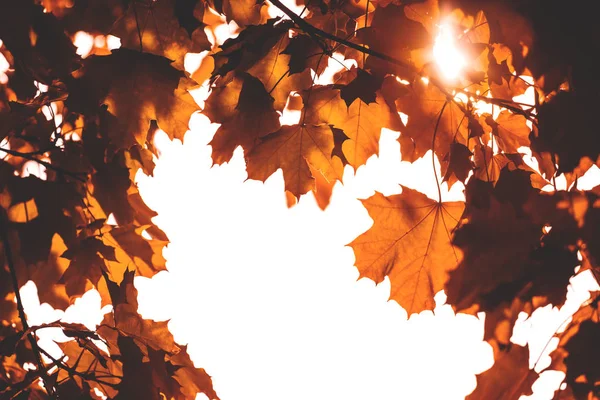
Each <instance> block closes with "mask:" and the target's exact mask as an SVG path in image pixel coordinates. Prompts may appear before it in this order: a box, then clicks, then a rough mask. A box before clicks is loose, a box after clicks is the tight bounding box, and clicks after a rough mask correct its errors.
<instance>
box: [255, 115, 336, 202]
mask: <svg viewBox="0 0 600 400" xmlns="http://www.w3.org/2000/svg"><path fill="white" fill-rule="evenodd" d="M333 148H334V140H333V132H332V131H331V128H330V127H329V126H327V125H319V126H315V125H284V126H282V127H281V129H279V130H278V131H277V132H274V133H272V134H270V135H267V136H265V137H264V138H263V139H262V140H261V141H260V143H258V144H257V145H256V146H255V147H254V148H253V150H252V151H251V152H250V153H248V154H247V156H246V162H247V170H248V177H249V178H251V179H257V180H261V181H265V180H266V179H267V178H268V177H269V176H271V175H272V174H273V173H274V172H275V171H277V169H279V168H281V169H282V170H283V179H284V180H285V189H286V190H289V191H290V192H291V193H292V194H294V195H295V196H296V197H300V195H302V194H304V193H307V192H308V191H310V190H312V189H313V188H314V180H313V177H312V175H311V173H310V167H309V164H310V165H311V166H312V167H313V168H315V169H318V170H319V171H321V173H322V174H323V176H324V177H325V178H326V179H327V180H328V181H330V182H331V181H334V180H335V179H341V176H342V164H341V161H340V160H338V159H336V158H332V156H331V154H332V151H333Z"/></svg>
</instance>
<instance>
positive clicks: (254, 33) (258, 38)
mask: <svg viewBox="0 0 600 400" xmlns="http://www.w3.org/2000/svg"><path fill="white" fill-rule="evenodd" d="M278 22H279V21H278V20H277V19H269V20H268V21H267V22H266V23H265V24H262V25H256V26H254V25H253V26H249V27H247V28H246V29H244V30H243V31H242V32H240V34H239V35H238V36H237V37H235V38H230V39H227V40H226V41H225V42H224V43H223V44H222V45H221V46H220V47H221V51H220V52H218V53H215V54H213V55H212V57H213V58H214V60H215V69H214V71H213V73H212V75H211V81H212V82H214V81H215V79H216V78H217V77H218V76H221V77H223V78H224V80H225V81H227V82H230V81H231V77H230V76H229V75H230V73H231V72H240V71H247V70H248V69H249V68H250V67H252V66H253V65H254V64H256V63H257V62H258V61H259V60H260V59H262V58H263V57H265V56H266V55H267V54H268V53H269V51H271V49H272V48H273V47H274V46H275V45H276V44H277V43H278V42H279V41H280V39H281V37H282V36H283V35H284V34H286V33H287V32H288V31H289V29H290V28H291V25H290V24H289V23H288V22H286V21H282V22H279V23H278ZM283 49H284V48H281V50H283ZM281 50H280V51H281Z"/></svg>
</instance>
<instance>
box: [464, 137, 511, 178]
mask: <svg viewBox="0 0 600 400" xmlns="http://www.w3.org/2000/svg"><path fill="white" fill-rule="evenodd" d="M509 163H510V160H509V159H508V157H507V156H506V154H504V153H498V154H494V150H493V149H492V148H491V147H489V146H482V145H479V144H478V145H475V148H474V149H473V164H474V167H475V168H474V170H473V176H474V177H476V178H477V179H479V180H482V181H485V182H496V181H497V180H498V179H499V178H500V171H502V169H503V168H504V167H506V166H507V165H508V164H509Z"/></svg>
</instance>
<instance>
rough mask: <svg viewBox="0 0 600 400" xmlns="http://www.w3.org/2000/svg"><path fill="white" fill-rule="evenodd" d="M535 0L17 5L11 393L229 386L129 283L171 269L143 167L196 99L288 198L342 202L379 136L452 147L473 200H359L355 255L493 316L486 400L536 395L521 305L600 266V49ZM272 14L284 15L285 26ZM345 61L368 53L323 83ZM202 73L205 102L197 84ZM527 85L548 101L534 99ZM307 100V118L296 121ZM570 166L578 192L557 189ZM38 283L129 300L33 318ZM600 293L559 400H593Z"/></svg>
mask: <svg viewBox="0 0 600 400" xmlns="http://www.w3.org/2000/svg"><path fill="white" fill-rule="evenodd" d="M517 3H518V2H501V1H494V0H486V1H484V2H473V1H470V0H456V1H440V2H438V1H436V0H424V1H419V0H417V1H399V0H373V1H360V2H355V1H343V0H341V1H340V0H316V1H306V2H305V3H304V9H303V11H302V13H301V14H300V15H298V14H294V13H293V12H292V11H291V10H290V9H288V8H287V7H286V6H285V5H284V4H283V3H282V2H281V1H279V0H271V1H270V4H271V5H267V4H266V2H263V1H255V0H249V1H246V0H244V1H233V0H154V1H153V0H110V1H104V0H103V1H100V0H86V1H84V0H36V1H34V0H13V1H6V2H3V3H2V5H0V39H1V40H2V46H1V47H0V52H1V53H2V56H3V58H5V59H6V60H7V62H8V63H9V65H10V69H9V70H8V71H7V72H6V76H7V82H6V83H5V84H1V85H0V142H1V143H2V145H1V149H0V157H1V159H0V206H1V207H0V230H1V233H2V241H1V245H2V247H1V248H0V265H2V268H1V269H0V276H1V279H0V294H2V296H0V321H1V323H2V325H0V397H2V398H4V397H6V398H45V397H48V396H49V397H51V398H52V397H57V396H58V397H61V398H90V397H91V396H92V395H93V393H95V392H96V391H100V392H102V393H103V394H104V395H106V396H108V397H109V398H124V399H125V398H127V399H128V398H148V399H154V398H156V399H159V398H163V397H166V398H169V399H171V398H175V399H180V398H181V399H187V398H194V397H195V395H196V393H198V392H203V393H205V394H206V395H207V396H208V397H209V398H211V399H212V398H215V399H216V398H218V397H217V394H216V393H215V392H214V390H213V388H212V384H211V380H210V376H209V375H208V374H207V373H206V372H205V371H204V370H202V369H199V368H196V367H195V366H194V364H193V363H192V362H191V361H190V358H189V356H188V355H187V353H186V349H185V346H179V345H177V344H176V343H175V342H174V340H173V337H172V335H171V334H170V333H169V331H168V329H167V325H166V322H155V321H149V320H145V319H143V318H142V317H141V316H140V315H139V314H138V312H137V293H136V290H135V288H134V286H133V278H134V275H139V276H145V277H151V276H153V275H154V274H155V273H156V272H158V271H161V270H164V269H165V268H166V265H165V260H164V258H163V257H162V249H163V247H164V246H165V244H166V243H167V242H168V238H167V237H166V235H165V234H164V232H162V231H161V230H160V228H159V227H157V226H156V225H155V224H153V222H152V217H153V216H154V215H155V213H154V212H153V211H152V210H151V209H150V208H149V207H148V206H146V205H145V204H144V202H143V200H142V198H141V196H140V194H139V192H138V189H137V187H136V185H135V182H134V177H135V175H136V173H137V171H138V170H140V169H141V170H142V171H143V172H144V173H146V174H150V175H151V174H152V173H153V169H154V160H155V159H156V156H157V153H156V149H155V148H154V147H153V145H152V139H153V135H154V134H155V133H156V131H157V130H158V129H159V128H160V129H162V130H164V131H165V132H166V133H167V134H168V135H169V137H171V138H178V139H183V136H184V134H185V132H186V131H187V130H188V121H189V119H190V116H191V115H192V114H193V113H195V112H202V113H203V114H204V115H206V116H207V117H208V118H209V119H210V120H211V121H212V122H214V123H218V124H220V127H219V128H218V130H217V132H216V134H215V136H214V138H213V139H212V141H211V143H210V145H211V146H212V150H213V151H212V157H213V161H214V163H216V164H222V163H225V162H228V161H230V160H231V158H232V156H233V152H234V150H235V149H236V148H237V147H238V146H241V147H242V148H243V150H244V157H245V159H246V165H247V172H248V176H249V178H251V179H257V180H261V181H264V180H266V179H267V178H268V177H269V176H271V175H272V174H273V173H274V172H275V171H277V170H279V169H281V170H282V172H283V177H284V180H285V190H286V191H287V194H288V198H289V199H290V202H291V203H294V202H295V201H296V199H298V198H299V197H300V196H302V195H305V194H307V193H309V192H312V193H313V194H314V195H315V196H316V199H317V202H318V204H319V205H320V206H321V207H322V208H325V207H327V205H328V203H329V199H330V197H331V193H332V188H333V186H334V185H335V184H336V182H342V181H343V174H344V169H345V168H346V166H350V167H352V168H354V169H355V170H356V169H358V168H360V167H361V166H363V165H365V163H366V162H367V160H368V159H369V158H370V157H372V156H376V155H378V153H379V138H380V135H381V130H382V129H383V128H388V129H391V130H394V131H399V132H400V136H399V139H398V140H399V142H400V146H401V154H399V155H398V156H399V157H401V159H402V160H403V161H408V162H414V161H416V160H418V159H420V158H422V157H425V156H426V155H428V154H430V156H431V158H432V162H433V163H434V165H435V159H436V158H437V159H438V160H439V162H440V164H441V175H440V176H438V175H437V172H436V173H435V175H434V176H432V177H431V178H430V179H433V180H435V182H436V184H437V185H438V189H439V188H440V185H441V184H442V183H444V182H445V183H446V184H447V185H448V187H451V186H452V185H454V184H457V183H458V182H460V183H462V184H464V185H465V198H466V200H465V201H464V202H456V201H452V202H451V201H445V199H444V198H443V196H442V191H441V190H438V197H437V198H436V199H431V198H429V197H427V196H425V195H424V194H422V193H419V192H418V191H416V190H412V189H409V188H406V187H402V192H401V193H400V194H398V195H394V196H384V195H382V194H380V193H376V194H375V195H374V196H372V197H370V198H369V199H366V200H364V201H363V204H364V206H365V207H366V209H367V210H368V212H369V215H370V216H371V218H372V219H373V225H372V227H371V228H370V229H369V230H368V231H367V232H365V233H363V234H362V235H360V236H359V237H357V238H356V239H355V240H354V241H352V243H350V244H349V245H350V246H351V247H352V248H353V250H354V253H355V256H356V263H355V265H356V267H357V268H358V270H359V272H360V276H361V277H368V278H370V279H373V280H374V281H375V282H376V283H379V282H381V281H383V280H384V279H385V277H388V278H389V280H390V282H391V294H390V298H391V299H393V300H395V301H397V302H398V303H399V304H400V305H401V306H402V307H404V308H405V309H406V310H407V312H408V313H409V314H412V313H418V312H421V311H423V310H431V309H433V307H434V305H435V303H434V300H433V298H434V295H435V294H436V293H437V292H438V291H440V290H445V291H446V293H447V294H448V302H449V303H450V304H452V306H454V307H455V309H456V310H457V311H463V312H470V313H475V312H478V311H485V312H487V318H486V333H485V338H486V340H488V341H490V342H491V343H492V344H493V346H494V349H495V351H496V364H495V365H494V367H493V368H492V369H490V370H489V371H487V372H485V373H483V374H481V375H480V376H479V377H478V387H477V389H476V390H475V391H474V392H473V394H471V396H470V398H482V399H489V398H497V399H516V398H519V396H520V395H521V394H527V393H528V392H530V389H531V384H532V382H533V381H534V380H535V378H536V377H537V374H536V373H534V372H533V371H531V370H530V369H529V366H528V354H529V351H528V349H527V348H522V347H519V346H515V345H512V344H511V343H510V340H509V339H510V336H511V334H512V327H513V326H514V323H515V321H516V319H517V316H518V315H519V313H520V312H526V313H529V314H530V313H531V312H533V311H534V310H535V309H536V308H538V307H541V306H543V305H546V304H553V305H555V306H561V305H562V304H563V303H564V302H565V299H566V288H567V285H568V282H569V279H570V278H571V277H572V276H573V275H574V274H575V270H576V267H578V266H579V268H578V269H577V270H578V272H577V273H581V272H583V271H591V272H592V273H593V274H594V276H598V275H597V274H598V273H599V265H598V262H599V260H600V254H599V249H600V244H599V243H598V237H599V235H598V229H597V227H598V226H599V225H598V223H599V218H600V217H599V213H598V209H599V207H600V199H599V196H600V189H599V187H596V188H594V189H593V190H587V191H582V190H578V188H577V180H578V178H579V177H581V176H582V175H583V174H584V173H585V172H586V171H587V170H589V169H590V168H591V167H592V166H593V165H594V164H595V165H597V166H600V141H599V140H597V137H596V136H597V135H596V132H595V128H593V127H594V126H595V123H594V111H595V110H596V109H597V106H598V105H599V104H598V101H599V100H598V99H599V97H598V96H597V93H598V92H599V91H600V87H599V83H598V80H597V79H596V76H595V74H596V71H595V70H594V69H593V68H592V67H591V66H593V65H594V64H593V63H592V62H591V60H590V57H591V55H592V54H595V53H596V52H597V50H600V49H598V46H599V44H598V43H600V41H598V40H596V39H597V37H598V35H597V33H598V32H597V24H595V23H594V21H593V20H590V21H581V15H580V14H581V10H579V8H578V7H577V6H575V5H569V6H565V5H564V3H562V2H559V1H558V0H550V1H542V0H532V1H528V2H524V4H520V3H519V4H517ZM267 7H275V8H277V9H279V11H280V12H281V13H283V14H284V15H285V17H284V18H269V17H268V15H269V14H268V12H267ZM565 12H566V13H567V14H568V15H565ZM583 14H585V16H583V19H586V18H588V19H589V18H592V17H590V16H591V15H594V13H592V12H585V13H583ZM442 15H443V18H444V23H445V24H447V27H448V29H450V30H451V31H452V32H458V34H456V38H455V39H456V44H457V47H458V48H459V49H460V51H461V52H462V53H463V54H464V56H465V58H466V67H465V68H464V69H463V71H462V72H461V74H460V76H458V77H457V78H456V79H453V80H452V79H450V80H449V79H447V78H445V77H444V75H443V74H442V71H441V70H440V68H439V66H438V64H437V63H436V60H434V59H433V55H432V54H433V52H432V49H433V46H434V44H435V41H436V37H437V36H438V35H439V31H438V26H439V24H440V21H441V20H440V18H442ZM216 16H223V17H224V19H225V21H227V22H228V23H230V26H237V28H238V32H236V33H237V35H235V36H234V37H232V38H229V39H227V40H226V41H225V42H224V43H222V44H221V45H220V46H216V45H213V44H212V43H213V42H214V40H212V39H211V40H209V36H210V35H207V33H211V32H212V33H214V32H215V31H214V29H213V25H214V24H215V23H216V22H215V21H218V20H219V18H218V17H216ZM81 30H83V31H85V32H89V33H90V34H92V35H109V34H110V35H114V36H116V37H118V38H119V39H120V41H121V48H119V49H113V50H107V49H104V50H98V51H97V52H96V53H95V54H92V55H90V56H86V57H82V56H80V55H79V54H78V53H77V52H76V48H75V46H74V45H73V38H74V34H75V33H76V32H78V31H81ZM574 43H577V45H575V44H574ZM202 51H208V52H209V54H210V58H209V59H210V62H211V63H212V64H213V65H214V68H212V71H211V72H210V73H209V74H206V76H204V73H200V72H198V73H195V74H193V75H192V76H190V75H189V74H188V73H186V72H185V71H184V68H183V66H184V57H185V55H186V54H187V53H190V52H191V53H199V52H202ZM342 59H347V60H348V59H349V60H353V62H354V63H353V65H354V66H352V67H350V68H347V67H344V68H343V69H341V71H340V72H338V73H337V74H335V76H334V77H333V81H332V83H328V84H319V83H317V78H319V77H320V76H322V75H323V73H324V72H325V70H326V67H327V66H328V65H335V64H336V63H340V64H341V60H342ZM0 77H1V76H0ZM192 77H194V78H195V79H196V80H197V81H195V80H194V79H192ZM205 79H206V80H208V82H209V84H210V95H209V97H208V98H207V100H206V103H205V106H204V107H203V109H202V110H200V109H199V107H198V106H197V104H196V103H195V101H194V100H193V98H192V96H191V95H190V93H189V90H190V89H191V88H193V87H194V86H195V85H197V84H203V83H204V80H205ZM524 93H533V94H534V97H535V101H534V102H533V104H523V103H521V102H519V101H516V100H515V98H517V96H520V95H522V94H524ZM482 104H484V105H485V106H482ZM291 109H295V110H297V111H300V117H299V119H298V120H297V121H296V122H294V123H292V124H286V122H285V121H283V122H282V118H281V116H282V114H283V113H285V112H286V111H289V110H291ZM527 152H531V154H532V156H533V158H534V159H535V160H536V161H537V166H536V165H532V164H531V162H529V161H528V158H527V154H526V153H527ZM32 166H33V167H35V168H37V171H38V172H37V173H36V174H34V175H32V174H31V173H30V171H32V168H33V167H32ZM559 174H564V177H565V178H566V181H567V184H568V190H563V191H559V190H557V189H556V185H555V180H556V178H557V177H558V176H559ZM342 183H343V182H342ZM542 188H546V189H547V188H551V189H550V190H546V191H542V190H541V189H542ZM109 217H111V218H110V220H111V223H108V222H109ZM113 218H114V221H113ZM28 280H32V281H33V282H35V284H36V286H37V287H38V291H39V293H40V300H41V301H42V302H47V303H49V304H50V305H52V306H53V307H54V308H57V309H65V308H66V307H67V306H68V305H69V304H71V303H72V302H73V301H74V300H75V299H76V298H77V297H79V296H81V295H82V294H83V293H85V292H86V291H87V290H88V289H90V288H92V287H93V288H96V289H97V290H98V291H99V292H100V294H101V296H102V299H103V304H111V305H112V311H111V312H109V313H108V314H106V316H105V319H104V321H103V322H102V323H101V324H100V325H99V326H97V327H96V329H95V330H89V329H88V328H86V327H84V326H82V325H77V324H68V323H64V322H61V321H56V322H53V323H51V324H47V325H43V326H29V325H28V324H27V321H26V318H25V315H24V310H23V306H22V302H21V300H20V296H19V292H18V287H19V285H22V284H24V283H25V282H26V281H28ZM597 305H598V303H597V297H596V300H595V301H592V302H591V303H590V304H586V305H583V306H582V308H581V310H580V311H579V312H578V313H577V314H576V317H575V318H574V319H573V322H571V323H570V325H569V327H568V328H567V330H566V331H565V332H564V333H562V334H561V335H560V340H561V342H560V344H559V347H558V349H557V350H556V351H555V352H554V353H553V357H554V360H555V361H554V363H553V366H552V367H553V368H559V369H562V370H564V371H566V376H567V378H566V382H567V390H566V391H564V392H561V394H557V396H561V397H560V398H563V397H562V396H570V397H564V398H577V399H580V398H581V399H584V398H588V396H593V395H596V396H597V395H598V388H599V387H600V386H599V382H600V376H599V374H598V367H597V363H594V362H590V361H589V358H587V357H586V354H587V352H589V351H590V350H589V349H593V348H595V347H594V343H595V340H597V337H598V329H599V328H598V326H599V325H598V313H597ZM49 327H52V328H59V329H60V330H62V331H63V333H64V334H65V335H66V336H67V337H69V338H71V339H72V340H70V341H67V342H65V343H63V344H62V345H61V346H62V350H63V353H64V356H63V357H61V358H53V357H52V356H51V355H50V354H48V353H47V352H46V351H45V350H44V349H43V348H40V347H39V346H38V345H37V341H36V332H37V331H38V330H40V329H46V328H49ZM28 362H31V363H33V364H35V365H36V366H37V368H36V369H30V370H25V368H24V365H25V363H28ZM507 374H508V375H509V376H510V379H509V378H507V376H508V375H507ZM39 380H41V381H43V386H44V387H45V388H46V389H45V390H42V389H41V386H40V385H37V384H36V382H38V381H39Z"/></svg>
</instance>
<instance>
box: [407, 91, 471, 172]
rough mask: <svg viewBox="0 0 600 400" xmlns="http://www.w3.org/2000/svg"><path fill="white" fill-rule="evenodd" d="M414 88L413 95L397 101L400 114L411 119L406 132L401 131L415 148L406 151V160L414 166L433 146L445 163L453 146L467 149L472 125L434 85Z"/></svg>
mask: <svg viewBox="0 0 600 400" xmlns="http://www.w3.org/2000/svg"><path fill="white" fill-rule="evenodd" d="M411 88H412V92H411V94H410V95H407V96H402V97H400V98H398V99H397V100H396V107H397V108H398V111H400V112H403V113H404V114H407V115H408V123H407V124H406V128H404V129H401V131H400V134H401V137H407V138H410V139H411V141H412V143H413V146H412V148H406V147H402V149H401V150H402V159H403V160H406V161H411V162H412V161H414V160H416V159H418V158H420V157H423V155H424V154H425V153H426V152H427V150H429V149H431V148H432V146H433V150H434V151H435V154H436V155H437V156H438V157H439V158H440V159H443V158H444V157H445V156H446V154H448V152H449V151H450V145H451V144H452V143H454V142H456V143H461V144H463V145H467V124H468V121H467V118H465V115H464V113H463V112H462V111H461V109H460V108H459V107H458V106H457V105H456V104H455V103H453V102H449V101H448V99H447V98H446V96H445V94H444V93H442V92H441V91H440V90H439V89H438V88H437V87H436V86H434V85H432V84H426V83H424V82H422V81H420V80H419V81H416V82H414V83H413V85H412V87H411ZM444 104H446V105H445V106H444ZM442 111H443V112H442ZM440 114H441V118H440ZM438 119H439V124H437V122H438ZM436 125H438V128H437V132H436V128H435V127H436ZM434 132H435V143H434V141H433V137H434Z"/></svg>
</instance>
